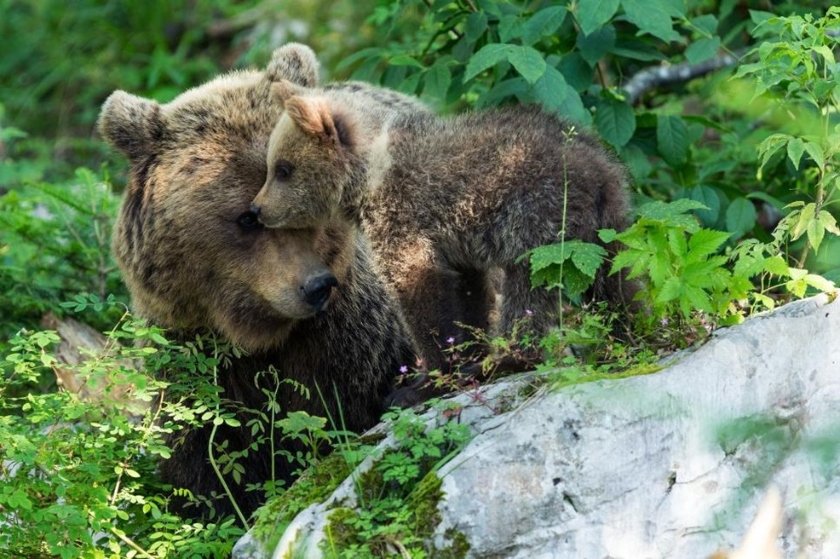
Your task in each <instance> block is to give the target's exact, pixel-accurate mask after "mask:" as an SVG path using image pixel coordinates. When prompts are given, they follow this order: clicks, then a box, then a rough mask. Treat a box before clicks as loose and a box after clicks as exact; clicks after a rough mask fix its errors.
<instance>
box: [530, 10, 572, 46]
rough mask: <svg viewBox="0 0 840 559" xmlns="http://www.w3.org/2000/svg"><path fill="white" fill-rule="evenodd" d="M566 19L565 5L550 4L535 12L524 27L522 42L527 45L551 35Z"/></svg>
mask: <svg viewBox="0 0 840 559" xmlns="http://www.w3.org/2000/svg"><path fill="white" fill-rule="evenodd" d="M564 19H566V8H565V7H564V6H550V7H548V8H543V9H542V10H540V11H538V12H537V13H535V14H534V15H533V16H531V18H530V19H529V20H528V21H527V22H526V23H525V26H524V28H523V29H522V42H523V43H525V44H526V45H531V44H533V43H536V42H537V41H539V40H540V39H542V38H543V37H545V36H546V35H551V34H552V33H554V32H555V31H557V29H558V28H559V27H560V26H561V25H562V24H563V20H564Z"/></svg>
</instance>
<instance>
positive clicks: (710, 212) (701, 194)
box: [686, 185, 720, 226]
mask: <svg viewBox="0 0 840 559" xmlns="http://www.w3.org/2000/svg"><path fill="white" fill-rule="evenodd" d="M686 194H687V195H688V197H689V199H691V200H696V201H698V202H700V203H701V204H702V205H703V208H702V209H700V210H697V217H699V218H700V220H701V221H702V222H703V223H704V224H705V225H709V226H711V225H714V224H715V223H717V221H718V217H719V216H720V196H718V193H717V191H716V190H715V189H714V188H712V187H710V186H706V185H700V186H695V187H694V188H691V189H689V190H688V191H687V192H686Z"/></svg>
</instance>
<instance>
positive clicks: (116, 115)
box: [96, 91, 163, 159]
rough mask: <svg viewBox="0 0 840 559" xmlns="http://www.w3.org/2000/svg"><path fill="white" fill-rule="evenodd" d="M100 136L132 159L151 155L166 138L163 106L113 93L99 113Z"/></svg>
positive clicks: (122, 92)
mask: <svg viewBox="0 0 840 559" xmlns="http://www.w3.org/2000/svg"><path fill="white" fill-rule="evenodd" d="M96 127H97V129H98V130H99V133H100V134H101V135H102V137H103V138H105V140H106V141H107V142H108V143H109V144H111V145H112V146H113V147H115V148H117V149H118V150H120V151H121V152H123V153H124V154H125V155H126V156H128V158H129V159H138V158H140V157H143V156H144V155H146V154H148V153H149V152H150V151H151V150H152V149H153V146H154V142H155V141H158V140H159V139H160V138H161V136H162V135H163V122H162V120H161V117H160V105H158V104H157V103H156V102H154V101H151V100H149V99H144V98H142V97H138V96H136V95H131V94H129V93H126V92H125V91H115V92H114V93H112V94H111V95H110V96H109V97H108V99H106V100H105V103H104V104H103V105H102V110H101V111H100V113H99V120H98V121H97V123H96Z"/></svg>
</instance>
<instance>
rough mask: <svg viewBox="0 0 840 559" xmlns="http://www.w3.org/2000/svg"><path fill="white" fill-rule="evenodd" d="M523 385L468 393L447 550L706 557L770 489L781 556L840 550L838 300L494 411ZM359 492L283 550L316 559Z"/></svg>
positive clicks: (806, 304) (345, 488) (311, 516)
mask: <svg viewBox="0 0 840 559" xmlns="http://www.w3.org/2000/svg"><path fill="white" fill-rule="evenodd" d="M522 386H523V381H518V382H517V381H508V382H505V383H502V384H499V385H495V386H492V387H488V388H487V393H486V394H485V395H484V396H483V397H482V399H481V400H482V401H483V402H484V403H481V404H479V403H476V400H475V398H472V397H469V396H460V397H459V398H460V399H461V401H462V403H463V404H464V406H465V411H464V413H463V414H462V418H461V419H462V421H466V422H468V423H469V424H470V425H472V427H473V430H474V432H475V433H476V435H475V438H474V439H473V440H472V441H471V442H470V444H469V445H468V446H467V447H466V448H465V449H464V450H463V451H462V453H461V454H460V455H459V456H457V457H455V458H454V459H453V460H452V461H451V462H449V463H448V464H447V465H446V466H444V467H443V468H442V469H441V471H440V472H439V475H440V477H441V478H442V481H443V485H442V489H443V492H444V494H445V497H444V499H443V501H442V502H441V503H440V505H439V510H440V512H441V515H442V521H441V523H440V525H439V526H438V528H437V530H436V532H435V539H434V544H435V545H436V546H437V547H445V546H446V544H447V540H446V537H445V535H444V534H447V533H448V534H451V533H452V531H453V530H455V531H457V532H460V533H461V534H463V535H464V536H465V537H466V540H467V541H468V542H469V545H470V549H469V552H468V553H467V556H468V557H482V558H529V559H535V558H554V557H558V558H562V557H569V558H576V559H578V558H579V559H589V558H592V559H601V558H612V559H622V558H627V559H644V558H660V557H669V558H670V557H674V558H677V557H680V558H689V559H690V558H697V559H701V558H704V557H708V556H709V555H710V554H712V553H713V552H715V550H718V549H722V548H725V549H731V548H734V547H735V546H736V545H737V543H738V542H739V541H740V540H741V538H742V536H743V534H744V532H745V531H746V529H747V526H748V525H749V524H750V522H751V520H752V519H753V517H754V515H755V512H756V508H757V506H758V504H759V502H760V501H761V499H762V496H763V495H764V493H765V489H766V487H767V486H768V485H770V484H773V485H775V486H777V487H778V488H779V489H780V490H781V494H782V498H783V503H784V504H783V510H784V521H783V524H782V534H781V537H780V538H779V540H778V546H779V549H780V550H781V552H782V556H783V557H787V558H794V557H806V558H809V559H815V558H823V557H824V558H835V559H836V558H837V557H840V526H838V522H840V475H839V474H840V301H836V300H835V301H834V302H828V298H827V297H825V296H819V297H815V298H812V299H808V300H804V301H799V302H796V303H792V304H789V305H786V306H784V307H782V308H780V309H777V310H776V311H775V312H773V313H769V314H766V315H761V316H757V317H754V318H752V319H750V320H748V321H747V322H745V323H744V324H742V325H740V326H737V327H733V328H730V329H726V330H721V331H719V332H717V333H716V334H715V335H714V336H713V337H712V339H711V340H710V341H709V342H708V343H706V344H705V345H704V346H703V347H701V348H699V349H698V350H696V351H694V352H693V353H690V354H686V355H683V356H682V357H681V359H679V360H678V362H676V363H675V364H673V365H671V366H669V367H667V368H666V369H664V370H662V371H660V372H658V373H656V374H652V375H647V376H636V377H631V378H625V379H616V380H609V381H600V382H592V383H587V384H578V385H575V386H571V387H567V388H564V389H561V390H557V391H542V392H540V393H539V394H536V395H532V396H531V397H530V398H528V399H527V401H524V402H521V403H519V404H517V405H514V406H513V408H512V409H510V406H508V408H507V409H510V411H508V412H506V413H502V414H494V413H492V411H491V408H492V407H494V406H493V403H494V402H499V401H500V400H501V399H505V398H506V399H510V398H511V397H513V395H516V394H519V393H521V392H522V391H521V388H522ZM487 402H489V403H490V404H491V405H490V406H488V405H486V403H487ZM434 420H435V418H434V417H432V416H431V415H430V416H429V421H434ZM383 444H386V445H387V444H392V441H390V440H389V439H386V440H385V441H384V442H383ZM366 466H367V467H369V464H367V465H366V464H363V465H362V466H361V467H362V468H364V467H366ZM352 501H353V495H352V482H351V483H345V484H344V485H342V486H341V487H339V489H338V490H337V491H336V493H335V494H334V495H333V496H332V497H331V498H330V499H329V500H328V501H327V502H325V503H321V504H318V505H314V506H312V507H310V508H309V509H307V510H305V511H304V512H302V513H301V515H300V516H299V517H298V518H297V519H296V520H295V522H293V524H292V526H290V527H289V530H287V532H286V534H285V535H284V537H283V538H282V540H281V544H280V546H279V547H278V549H276V550H275V553H274V555H273V556H274V557H275V558H280V557H286V556H292V555H291V553H290V552H293V553H294V556H295V557H318V556H320V552H319V550H318V545H317V544H318V542H319V540H320V537H321V533H322V532H321V528H322V527H323V525H324V524H325V518H326V517H327V516H328V515H329V509H330V508H331V507H332V506H334V504H336V503H342V504H345V505H346V504H352Z"/></svg>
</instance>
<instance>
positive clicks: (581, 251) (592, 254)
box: [569, 241, 607, 278]
mask: <svg viewBox="0 0 840 559" xmlns="http://www.w3.org/2000/svg"><path fill="white" fill-rule="evenodd" d="M569 242H573V243H575V246H574V249H573V252H572V262H573V263H574V265H575V267H577V269H578V270H580V271H581V272H582V273H583V274H585V275H587V276H589V277H590V278H594V277H595V272H597V271H598V268H600V267H601V264H603V263H604V258H606V256H607V251H606V250H605V249H604V247H602V246H600V245H596V244H594V243H585V242H583V241H569Z"/></svg>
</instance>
